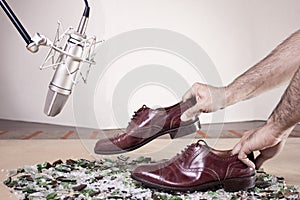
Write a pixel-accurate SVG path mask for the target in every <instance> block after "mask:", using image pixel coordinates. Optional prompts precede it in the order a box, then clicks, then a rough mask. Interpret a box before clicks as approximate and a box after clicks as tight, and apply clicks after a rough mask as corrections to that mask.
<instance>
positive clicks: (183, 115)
mask: <svg viewBox="0 0 300 200" xmlns="http://www.w3.org/2000/svg"><path fill="white" fill-rule="evenodd" d="M180 119H181V121H184V122H185V121H188V120H189V118H188V117H187V116H186V114H184V113H183V114H182V115H181V116H180Z"/></svg>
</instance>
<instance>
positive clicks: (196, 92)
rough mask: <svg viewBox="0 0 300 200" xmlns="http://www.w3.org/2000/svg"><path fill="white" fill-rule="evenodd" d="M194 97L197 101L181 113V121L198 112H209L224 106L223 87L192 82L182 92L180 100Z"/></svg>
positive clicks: (190, 117)
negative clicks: (189, 86)
mask: <svg viewBox="0 0 300 200" xmlns="http://www.w3.org/2000/svg"><path fill="white" fill-rule="evenodd" d="M192 97H194V98H196V101H197V103H196V104H195V105H194V106H193V107H191V108H189V109H188V110H186V111H185V112H184V113H183V114H182V115H181V120H182V121H188V120H190V119H192V118H193V117H195V116H198V115H199V114H200V113H202V112H204V113H209V112H214V111H217V110H219V109H221V108H224V107H225V89H224V88H223V87H214V86H210V85H205V84H201V83H194V84H193V86H192V87H191V88H190V89H189V90H188V91H187V92H186V93H185V94H184V96H183V98H182V100H183V101H186V100H187V99H190V98H192Z"/></svg>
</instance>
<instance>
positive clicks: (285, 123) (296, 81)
mask: <svg viewBox="0 0 300 200" xmlns="http://www.w3.org/2000/svg"><path fill="white" fill-rule="evenodd" d="M299 121H300V67H299V68H298V69H297V71H296V73H295V74H294V76H293V78H292V81H291V82H290V84H289V86H288V88H287V89H286V91H285V93H284V94H283V95H282V97H281V100H280V102H279V103H278V105H277V106H276V108H275V109H274V111H273V112H272V114H271V115H270V117H269V119H268V122H267V123H268V124H271V125H272V126H273V127H275V128H276V129H277V130H278V133H280V132H282V131H285V130H287V129H289V128H290V127H292V126H294V125H295V124H297V123H298V122H299Z"/></svg>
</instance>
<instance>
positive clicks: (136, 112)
mask: <svg viewBox="0 0 300 200" xmlns="http://www.w3.org/2000/svg"><path fill="white" fill-rule="evenodd" d="M145 109H148V107H147V106H146V105H145V104H144V105H143V106H142V107H141V108H139V109H138V110H137V111H134V114H133V115H132V117H131V120H130V122H128V127H130V125H132V124H133V123H134V122H135V121H136V119H137V118H138V117H139V116H140V114H141V113H142V111H144V110H145Z"/></svg>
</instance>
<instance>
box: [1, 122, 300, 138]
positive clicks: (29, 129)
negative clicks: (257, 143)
mask: <svg viewBox="0 0 300 200" xmlns="http://www.w3.org/2000/svg"><path fill="white" fill-rule="evenodd" d="M263 123H264V121H248V122H234V123H225V124H203V125H202V128H201V130H200V131H197V132H196V133H195V134H192V135H190V137H192V138H194V137H200V138H239V137H241V136H242V135H243V133H244V132H245V131H247V130H250V129H253V128H255V127H258V126H260V125H262V124H263ZM121 131H123V130H122V129H105V130H96V129H88V128H80V127H71V126H59V125H52V124H42V123H34V122H22V121H12V120H4V119H0V140H12V139H21V140H35V139H37V140H38V139H47V140H53V139H54V140H57V139H63V140H64V139H99V138H102V137H103V136H109V135H114V134H116V133H119V132H121ZM164 137H165V138H169V137H168V136H163V138H164ZM290 137H300V125H298V126H297V127H296V128H295V129H294V131H293V132H292V133H291V135H290Z"/></svg>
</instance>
